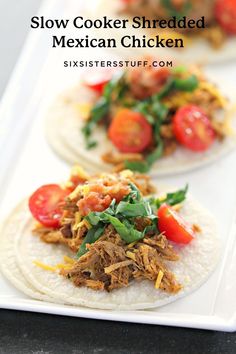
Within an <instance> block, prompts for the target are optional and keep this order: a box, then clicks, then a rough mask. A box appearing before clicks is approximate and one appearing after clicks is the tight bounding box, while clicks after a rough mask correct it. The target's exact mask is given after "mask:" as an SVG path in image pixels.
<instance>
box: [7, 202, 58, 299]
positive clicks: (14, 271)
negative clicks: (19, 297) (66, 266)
mask: <svg viewBox="0 0 236 354" xmlns="http://www.w3.org/2000/svg"><path fill="white" fill-rule="evenodd" d="M25 210H26V209H25V205H23V204H21V205H20V206H19V207H18V208H16V209H15V210H14V212H13V213H12V214H11V215H10V216H9V217H8V218H7V219H6V220H5V223H4V225H3V226H2V227H1V233H0V235H1V236H0V270H1V271H2V274H3V275H4V276H5V278H6V279H7V280H8V281H10V283H11V284H12V285H14V286H15V287H16V288H17V289H19V290H20V291H22V292H23V293H24V294H25V295H27V296H29V297H31V298H34V299H37V300H43V301H50V300H51V299H50V297H49V296H48V295H45V294H43V293H42V292H41V291H38V290H36V288H34V287H33V286H32V285H31V283H30V282H28V281H27V280H26V278H25V277H24V275H23V274H22V272H21V270H20V268H19V266H18V264H17V260H16V254H17V251H16V249H15V245H14V242H15V238H16V235H17V234H22V232H23V229H22V226H23V222H22V220H25V218H26V211H25Z"/></svg>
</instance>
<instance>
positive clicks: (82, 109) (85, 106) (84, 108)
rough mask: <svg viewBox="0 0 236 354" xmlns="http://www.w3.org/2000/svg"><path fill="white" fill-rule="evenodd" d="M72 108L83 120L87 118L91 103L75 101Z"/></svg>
mask: <svg viewBox="0 0 236 354" xmlns="http://www.w3.org/2000/svg"><path fill="white" fill-rule="evenodd" d="M74 108H75V110H76V112H78V113H79V115H80V117H81V118H82V119H83V120H88V119H89V115H90V112H91V108H92V105H91V104H89V103H75V104H74Z"/></svg>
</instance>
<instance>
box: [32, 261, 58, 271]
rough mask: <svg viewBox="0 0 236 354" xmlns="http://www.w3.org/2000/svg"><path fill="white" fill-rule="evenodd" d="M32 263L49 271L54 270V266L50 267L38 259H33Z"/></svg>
mask: <svg viewBox="0 0 236 354" xmlns="http://www.w3.org/2000/svg"><path fill="white" fill-rule="evenodd" d="M33 263H34V265H36V266H37V267H39V268H42V269H44V270H49V271H51V272H55V271H56V267H52V266H50V265H47V264H44V263H42V262H39V261H33Z"/></svg>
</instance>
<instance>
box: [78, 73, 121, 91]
mask: <svg viewBox="0 0 236 354" xmlns="http://www.w3.org/2000/svg"><path fill="white" fill-rule="evenodd" d="M113 74H114V71H113V70H109V69H104V70H102V69H96V70H90V71H88V72H87V73H86V75H84V79H83V82H84V85H85V86H87V87H88V88H90V89H91V90H93V91H94V92H96V93H98V94H99V95H101V94H102V93H103V89H104V87H105V85H106V84H107V83H108V82H109V81H110V80H111V79H112V76H113Z"/></svg>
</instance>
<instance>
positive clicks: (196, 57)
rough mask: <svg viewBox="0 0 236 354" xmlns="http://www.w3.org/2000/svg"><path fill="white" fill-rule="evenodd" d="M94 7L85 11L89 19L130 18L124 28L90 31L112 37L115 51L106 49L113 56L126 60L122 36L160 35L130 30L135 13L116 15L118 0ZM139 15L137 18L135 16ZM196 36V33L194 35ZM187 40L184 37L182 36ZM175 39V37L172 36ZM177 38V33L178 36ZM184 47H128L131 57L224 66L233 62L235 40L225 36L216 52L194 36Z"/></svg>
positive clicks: (157, 31)
mask: <svg viewBox="0 0 236 354" xmlns="http://www.w3.org/2000/svg"><path fill="white" fill-rule="evenodd" d="M95 3H96V6H94V7H93V8H89V10H88V16H89V17H90V18H93V19H98V18H102V17H103V16H107V17H109V18H112V19H130V24H128V25H127V28H126V29H122V28H121V29H109V30H107V31H104V30H102V29H99V30H94V33H95V34H96V35H97V37H99V38H116V40H117V43H118V44H117V48H111V49H110V50H112V51H114V52H116V54H121V55H123V56H126V58H127V59H130V49H131V48H124V47H122V46H121V44H120V40H121V38H122V37H123V36H127V35H129V36H132V35H135V36H136V37H137V38H142V37H143V35H146V36H148V35H149V36H150V38H151V37H154V36H156V35H158V34H159V35H160V37H161V33H162V32H161V30H160V29H158V28H157V29H152V30H148V29H133V28H132V25H131V23H132V21H131V19H132V17H135V14H131V15H129V14H125V13H123V14H122V13H120V2H119V1H118V0H114V1H109V4H108V2H107V0H96V2H95ZM138 16H140V15H138ZM167 30H168V31H169V32H170V33H174V34H175V35H176V30H172V31H171V29H167ZM196 33H197V32H196ZM184 36H185V37H187V38H188V34H187V33H186V34H184ZM176 37H177V38H178V35H176ZM179 37H180V38H181V34H180V36H179ZM184 45H185V47H184V48H177V49H176V48H132V54H135V53H136V54H139V55H153V54H154V53H157V55H158V58H160V59H163V58H166V59H170V57H173V58H175V59H176V60H181V61H182V62H187V63H222V62H223V63H225V62H226V61H228V60H234V59H235V58H236V37H235V36H228V38H227V39H226V41H225V43H224V44H223V46H222V47H221V48H219V49H214V48H212V47H211V45H210V44H209V43H208V42H207V40H206V39H204V38H200V36H199V38H198V37H197V38H196V39H195V38H193V39H190V40H189V41H188V39H187V40H186V41H185V42H184Z"/></svg>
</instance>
